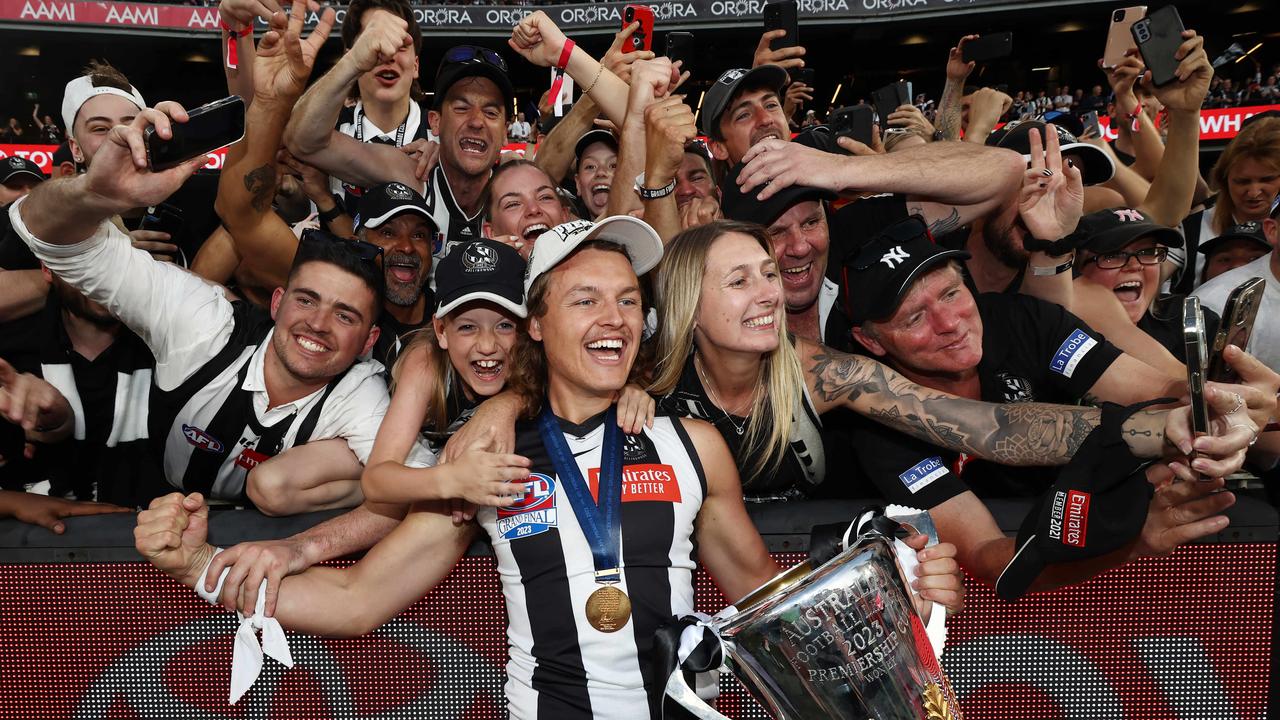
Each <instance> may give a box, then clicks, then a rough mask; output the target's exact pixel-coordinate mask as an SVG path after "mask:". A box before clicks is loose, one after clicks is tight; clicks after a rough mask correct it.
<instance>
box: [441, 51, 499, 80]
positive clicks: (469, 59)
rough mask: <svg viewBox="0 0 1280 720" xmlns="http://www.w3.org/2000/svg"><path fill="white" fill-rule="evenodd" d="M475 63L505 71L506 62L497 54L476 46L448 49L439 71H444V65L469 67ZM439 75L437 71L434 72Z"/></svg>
mask: <svg viewBox="0 0 1280 720" xmlns="http://www.w3.org/2000/svg"><path fill="white" fill-rule="evenodd" d="M475 63H483V64H485V65H492V66H493V67H496V68H498V69H499V70H501V71H502V72H504V73H505V72H506V71H507V61H506V60H503V59H502V56H501V55H499V54H498V53H496V52H494V51H492V50H490V49H489V48H483V47H479V46H476V45H458V46H457V47H452V48H449V49H448V50H447V51H446V52H445V54H444V62H442V63H440V69H442V70H443V69H444V66H445V65H446V64H453V65H471V64H475ZM436 74H437V75H439V74H440V73H439V71H436Z"/></svg>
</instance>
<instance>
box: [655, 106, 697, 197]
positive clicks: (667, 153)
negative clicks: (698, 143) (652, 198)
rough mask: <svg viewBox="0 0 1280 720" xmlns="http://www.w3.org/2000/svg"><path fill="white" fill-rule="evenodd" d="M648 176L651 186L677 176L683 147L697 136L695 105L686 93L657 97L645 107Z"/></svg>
mask: <svg viewBox="0 0 1280 720" xmlns="http://www.w3.org/2000/svg"><path fill="white" fill-rule="evenodd" d="M644 127H645V150H646V154H647V156H646V160H645V179H646V182H648V183H649V184H650V187H655V186H656V185H655V183H663V184H666V183H667V182H670V181H671V180H672V179H674V178H675V176H676V173H677V172H678V171H679V169H680V162H681V161H682V160H683V159H684V146H685V145H686V144H688V143H689V141H691V140H693V139H694V138H695V137H697V136H698V128H697V126H696V125H695V124H694V122H693V108H691V107H689V106H688V105H686V104H685V102H684V96H682V95H671V96H669V97H665V98H662V99H661V100H655V101H653V102H652V103H650V104H649V106H648V107H646V108H645V109H644Z"/></svg>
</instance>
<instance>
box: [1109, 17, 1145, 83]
mask: <svg viewBox="0 0 1280 720" xmlns="http://www.w3.org/2000/svg"><path fill="white" fill-rule="evenodd" d="M1146 14H1147V6H1146V5H1134V6H1133V7H1127V8H1120V9H1118V10H1113V11H1112V12H1111V27H1109V28H1108V29H1107V46H1106V48H1105V49H1104V50H1103V52H1102V66H1103V67H1107V68H1113V67H1115V66H1116V65H1119V64H1120V62H1121V61H1123V60H1124V56H1125V53H1126V52H1128V50H1129V48H1132V47H1134V44H1133V36H1132V35H1131V34H1130V33H1129V28H1131V27H1133V24H1134V23H1135V22H1137V21H1139V20H1141V19H1142V18H1143V17H1145V16H1146Z"/></svg>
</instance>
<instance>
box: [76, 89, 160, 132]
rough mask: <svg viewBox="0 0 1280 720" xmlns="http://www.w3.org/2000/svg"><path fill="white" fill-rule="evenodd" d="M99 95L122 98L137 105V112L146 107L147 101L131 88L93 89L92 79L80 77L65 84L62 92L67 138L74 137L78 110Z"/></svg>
mask: <svg viewBox="0 0 1280 720" xmlns="http://www.w3.org/2000/svg"><path fill="white" fill-rule="evenodd" d="M99 95H116V96H119V97H122V98H124V99H125V100H128V101H129V102H131V103H133V104H134V105H137V106H138V109H139V110H142V109H143V108H145V107H146V106H147V101H146V100H143V99H142V95H141V94H139V93H138V91H137V90H135V89H134V88H133V86H130V87H129V92H125V91H124V90H121V89H119V88H113V87H94V86H93V78H91V77H89V76H88V75H81V76H80V77H78V78H76V79H75V80H72V81H71V82H69V83H67V88H66V89H65V90H63V92H62V123H63V126H64V127H66V129H67V136H68V137H72V136H74V132H73V131H72V127H73V126H74V125H75V121H76V115H77V114H79V112H80V108H81V107H83V106H84V104H85V103H86V102H89V100H90V99H91V98H94V97H97V96H99Z"/></svg>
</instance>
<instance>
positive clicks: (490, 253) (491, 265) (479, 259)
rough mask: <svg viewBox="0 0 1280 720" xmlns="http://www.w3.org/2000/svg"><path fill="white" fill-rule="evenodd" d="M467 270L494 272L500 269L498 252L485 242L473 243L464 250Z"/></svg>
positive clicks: (463, 257)
mask: <svg viewBox="0 0 1280 720" xmlns="http://www.w3.org/2000/svg"><path fill="white" fill-rule="evenodd" d="M462 269H463V271H465V272H493V271H495V270H497V269H498V253H497V252H496V251H494V249H493V248H491V247H489V246H488V245H485V244H483V243H478V242H477V243H471V244H470V245H468V246H466V247H465V248H464V249H463V250H462Z"/></svg>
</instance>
